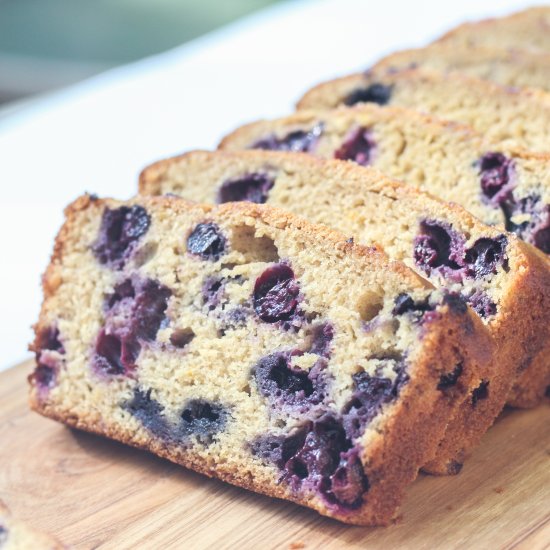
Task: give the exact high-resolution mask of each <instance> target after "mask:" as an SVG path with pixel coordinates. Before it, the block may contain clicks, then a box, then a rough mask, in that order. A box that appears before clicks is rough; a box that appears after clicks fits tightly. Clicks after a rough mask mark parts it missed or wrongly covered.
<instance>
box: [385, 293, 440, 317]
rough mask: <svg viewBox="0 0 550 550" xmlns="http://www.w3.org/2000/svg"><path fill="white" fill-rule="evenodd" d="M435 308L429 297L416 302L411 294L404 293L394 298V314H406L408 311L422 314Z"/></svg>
mask: <svg viewBox="0 0 550 550" xmlns="http://www.w3.org/2000/svg"><path fill="white" fill-rule="evenodd" d="M433 309H434V308H433V306H431V305H430V304H429V302H428V298H426V299H425V300H422V301H417V302H415V301H414V300H413V298H412V296H411V295H410V294H406V293H402V294H399V295H398V296H397V297H396V298H395V300H394V307H393V309H392V314H393V315H404V314H406V313H413V314H415V315H418V316H422V315H423V314H424V313H425V312H426V311H433Z"/></svg>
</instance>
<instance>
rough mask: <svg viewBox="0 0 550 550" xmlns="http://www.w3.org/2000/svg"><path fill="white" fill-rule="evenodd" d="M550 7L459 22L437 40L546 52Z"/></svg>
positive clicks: (549, 47) (549, 37)
mask: <svg viewBox="0 0 550 550" xmlns="http://www.w3.org/2000/svg"><path fill="white" fill-rule="evenodd" d="M549 28H550V7H548V6H538V7H533V8H529V9H526V10H523V11H520V12H517V13H513V14H511V15H508V16H506V17H495V18H491V19H484V20H481V21H473V22H469V23H463V24H462V25H459V26H458V27H456V28H454V29H452V30H450V31H449V32H447V33H446V34H445V35H443V36H442V37H441V38H439V39H438V40H437V43H444V44H446V45H448V46H453V47H455V48H464V47H469V46H474V47H477V46H489V47H493V48H501V49H506V50H527V51H534V52H544V53H550V33H549V32H548V29H549Z"/></svg>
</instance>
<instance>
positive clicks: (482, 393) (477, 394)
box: [472, 380, 489, 407]
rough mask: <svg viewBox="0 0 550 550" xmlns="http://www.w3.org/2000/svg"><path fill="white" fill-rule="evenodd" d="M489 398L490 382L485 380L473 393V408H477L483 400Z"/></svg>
mask: <svg viewBox="0 0 550 550" xmlns="http://www.w3.org/2000/svg"><path fill="white" fill-rule="evenodd" d="M487 397H489V382H488V381H487V380H483V381H482V382H481V384H480V385H479V386H478V387H477V388H476V389H475V390H474V391H473V392H472V406H473V407H475V406H476V405H477V404H478V402H479V401H481V400H482V399H487Z"/></svg>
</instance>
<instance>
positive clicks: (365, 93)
mask: <svg viewBox="0 0 550 550" xmlns="http://www.w3.org/2000/svg"><path fill="white" fill-rule="evenodd" d="M391 94H392V86H386V85H385V84H381V83H379V82H375V83H374V84H371V85H370V86H367V87H366V88H357V89H356V90H353V91H352V92H351V93H350V94H349V95H348V96H347V97H346V98H345V99H344V105H347V106H348V107H351V106H352V105H357V103H376V104H377V105H387V104H388V103H389V101H390V99H391Z"/></svg>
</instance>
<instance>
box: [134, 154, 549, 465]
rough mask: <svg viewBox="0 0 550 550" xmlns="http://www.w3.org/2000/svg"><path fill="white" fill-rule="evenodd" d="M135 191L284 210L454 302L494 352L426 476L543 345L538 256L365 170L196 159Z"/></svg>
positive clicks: (450, 457) (459, 451) (255, 158)
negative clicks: (374, 247) (463, 306)
mask: <svg viewBox="0 0 550 550" xmlns="http://www.w3.org/2000/svg"><path fill="white" fill-rule="evenodd" d="M140 192H141V193H143V194H148V195H163V194H176V195H179V196H182V197H184V198H186V199H195V200H197V201H200V202H226V201H228V200H233V201H237V200H248V201H255V202H266V203H267V204H270V205H274V206H278V207H284V208H285V209H287V210H290V211H291V212H294V213H297V214H300V215H301V216H304V217H306V218H307V219H309V220H311V221H315V222H319V223H324V224H327V225H330V226H332V227H334V228H336V229H338V230H339V231H341V232H343V233H345V234H346V235H350V236H353V237H354V239H355V242H360V243H363V244H372V243H373V242H376V243H378V244H380V245H381V246H382V247H383V248H385V250H386V252H387V253H388V254H389V255H390V257H391V258H392V259H397V260H400V261H403V262H404V263H406V264H408V265H409V267H411V268H412V269H414V270H415V271H416V272H417V273H418V274H420V275H421V276H423V277H426V278H429V280H430V281H431V282H432V283H433V284H434V285H436V286H437V287H439V288H442V289H447V290H450V291H452V292H457V293H459V294H461V295H462V296H464V298H465V299H466V300H467V301H469V302H470V304H471V305H472V306H473V307H474V308H475V309H476V310H477V311H478V313H479V315H480V316H481V318H482V319H483V322H484V323H485V324H486V326H487V327H488V328H489V330H490V332H491V335H492V338H493V341H494V342H495V344H496V351H495V354H494V357H493V362H492V363H490V364H488V365H487V367H486V370H485V372H484V373H482V376H481V380H480V383H479V385H478V386H476V388H475V389H474V391H473V392H472V393H471V394H470V395H469V396H468V398H467V399H466V400H465V402H464V404H463V406H462V408H461V410H460V412H459V414H458V415H457V417H456V418H455V420H454V421H453V422H451V423H450V425H449V427H448V429H447V433H446V436H445V439H444V440H443V441H442V442H441V444H440V448H439V451H438V454H437V456H436V458H435V459H434V460H432V461H431V462H430V463H429V464H427V465H426V470H428V471H430V472H432V473H455V472H456V471H457V470H458V468H459V467H460V464H461V463H462V461H463V460H464V457H465V456H466V454H467V453H468V451H469V450H470V449H472V448H473V447H474V446H475V445H476V444H477V443H478V441H479V439H480V438H481V436H482V435H483V433H484V432H485V431H486V430H487V429H488V428H489V426H490V425H491V424H492V422H493V420H494V419H495V417H496V416H497V415H498V413H499V412H500V411H501V409H502V407H503V406H504V403H505V402H506V398H507V396H508V394H509V392H510V390H511V388H512V385H513V383H514V380H515V379H516V376H517V367H518V365H519V366H526V365H528V364H529V362H530V361H531V360H532V359H533V358H534V357H535V355H536V354H537V351H538V350H539V349H541V347H542V346H543V345H544V343H545V342H546V340H547V338H546V336H545V334H544V331H541V327H545V326H546V324H547V323H548V321H549V320H550V312H549V311H548V305H550V293H549V288H550V270H549V269H548V268H547V266H546V261H545V260H543V259H541V258H539V255H538V253H536V252H534V250H533V249H531V247H529V246H528V245H526V244H525V243H522V242H521V241H519V240H518V239H517V238H515V237H514V236H513V235H510V234H506V233H503V232H502V231H501V230H499V229H495V228H491V227H488V226H486V225H484V224H482V223H480V222H479V221H478V220H477V219H476V218H474V217H473V216H472V215H471V214H469V213H468V212H466V211H465V210H463V209H462V208H460V207H458V206H456V205H455V206H451V205H449V204H447V203H445V202H443V201H441V200H439V199H436V198H435V197H433V196H431V195H428V194H426V193H422V192H420V191H417V190H414V189H413V188H411V187H408V186H405V185H403V184H400V183H398V182H396V181H394V180H390V179H388V178H387V177H385V176H383V175H382V174H380V173H379V172H376V171H374V170H372V169H366V168H360V167H357V166H354V165H353V164H351V163H344V162H340V161H323V160H320V159H315V158H313V157H310V156H308V155H299V154H290V153H273V152H260V151H244V152H216V153H210V152H202V151H196V152H192V153H188V154H185V155H182V156H181V157H176V158H174V159H168V160H166V161H161V162H159V163H156V164H154V165H152V166H150V167H149V168H147V169H145V170H144V172H143V173H142V175H141V178H140ZM545 372H546V379H545V380H544V381H541V380H539V381H537V380H529V384H530V386H529V387H530V388H531V389H532V391H533V392H534V393H536V394H537V395H538V396H539V398H540V395H541V394H543V393H544V388H545V387H546V385H548V384H550V373H548V370H546V371H545ZM539 384H542V386H543V387H542V388H541V387H539Z"/></svg>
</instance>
